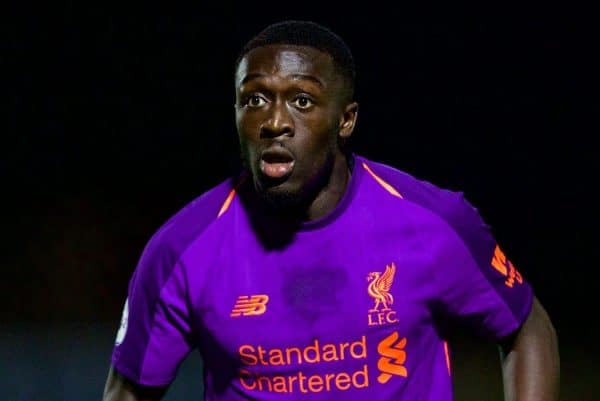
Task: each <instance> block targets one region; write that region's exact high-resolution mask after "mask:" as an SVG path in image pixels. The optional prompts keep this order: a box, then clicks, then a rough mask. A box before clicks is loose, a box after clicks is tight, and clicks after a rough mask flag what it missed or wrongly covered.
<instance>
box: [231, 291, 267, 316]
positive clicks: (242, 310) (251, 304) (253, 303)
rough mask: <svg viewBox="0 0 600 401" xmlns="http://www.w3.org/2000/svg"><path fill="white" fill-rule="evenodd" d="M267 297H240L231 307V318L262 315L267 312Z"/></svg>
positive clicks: (262, 295)
mask: <svg viewBox="0 0 600 401" xmlns="http://www.w3.org/2000/svg"><path fill="white" fill-rule="evenodd" d="M267 302H269V296H268V295H264V294H261V295H252V296H248V295H240V296H239V297H238V299H237V301H236V302H235V305H233V309H232V310H231V315H230V316H231V317H239V316H253V315H262V314H263V313H265V311H266V310H267Z"/></svg>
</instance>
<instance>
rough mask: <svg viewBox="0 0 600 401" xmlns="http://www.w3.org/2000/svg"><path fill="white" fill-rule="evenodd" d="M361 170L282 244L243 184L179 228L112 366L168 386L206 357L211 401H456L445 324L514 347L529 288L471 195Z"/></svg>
mask: <svg viewBox="0 0 600 401" xmlns="http://www.w3.org/2000/svg"><path fill="white" fill-rule="evenodd" d="M353 160H354V167H353V171H352V178H351V180H350V183H349V185H348V188H347V190H346V193H345V195H344V196H343V198H342V199H341V201H340V202H339V203H338V205H337V206H336V208H335V209H334V210H333V211H332V212H331V213H329V214H328V215H327V216H325V217H324V218H322V219H319V220H317V221H311V222H306V223H303V224H302V225H301V226H300V227H297V229H295V230H294V232H293V233H292V234H291V235H289V237H288V238H287V239H286V241H285V244H284V245H282V246H266V245H265V242H264V241H263V240H262V237H261V235H259V234H257V230H256V225H255V224H254V223H253V218H252V215H253V214H251V213H248V210H249V209H248V206H247V205H246V204H245V203H244V202H243V200H242V199H241V198H242V196H241V192H240V191H241V188H242V187H243V186H244V185H245V184H244V182H242V183H241V184H240V183H239V182H237V181H236V180H228V181H226V182H224V183H222V184H221V185H219V186H217V187H215V188H213V189H212V190H210V191H208V192H207V193H205V194H204V195H202V196H201V197H199V198H198V199H196V200H195V201H193V202H192V203H191V204H189V205H188V206H187V207H185V208H184V209H183V210H181V211H180V212H179V213H177V214H176V215H175V216H174V217H173V218H171V219H170V220H169V221H168V222H167V223H166V224H165V225H164V226H163V227H162V228H161V229H160V230H159V231H158V232H157V233H156V234H155V235H154V236H153V238H152V239H151V241H150V242H149V244H148V245H147V247H146V249H145V250H144V252H143V255H142V257H141V259H140V262H139V264H138V266H137V268H136V270H135V273H134V274H133V276H132V278H131V281H130V284H129V292H128V298H127V302H126V309H125V311H124V319H123V322H122V325H121V329H120V330H119V333H118V335H117V342H116V345H115V348H114V352H113V357H112V363H113V366H114V368H115V369H116V370H117V371H119V372H120V373H121V374H123V375H124V376H126V377H128V378H130V379H131V380H133V381H134V382H137V383H139V384H144V385H155V386H156V385H166V384H168V383H170V382H171V381H172V380H173V379H174V377H175V374H176V371H177V368H178V366H179V364H180V363H181V362H182V360H183V359H184V358H185V357H186V355H187V354H188V353H189V352H190V351H191V350H193V349H199V350H200V352H201V354H202V357H203V360H204V366H205V371H204V386H205V399H206V400H210V401H217V400H227V401H233V400H250V399H252V400H307V399H310V400H339V399H343V400H366V399H368V400H372V401H378V400H382V401H392V400H393V401H401V400H411V401H414V400H430V401H447V400H452V381H451V373H450V371H451V369H450V357H449V351H448V345H447V343H446V342H445V340H444V338H443V337H442V334H440V333H441V330H440V327H439V323H438V322H439V321H440V319H441V320H444V321H461V322H465V323H466V324H468V325H469V327H473V328H475V329H476V330H478V332H479V333H480V334H481V335H484V336H486V337H488V338H490V339H494V340H498V339H501V338H503V337H505V336H507V335H509V334H511V333H512V332H514V331H515V330H516V329H517V328H518V327H519V326H520V325H521V324H522V323H523V321H524V320H525V319H526V317H527V315H528V314H529V311H530V308H531V303H532V298H533V297H532V291H531V288H530V287H529V285H528V284H527V283H526V282H525V281H524V280H523V278H522V277H521V275H520V274H519V273H518V271H517V270H516V269H515V267H514V266H513V265H512V263H510V261H509V260H508V259H507V258H506V256H505V255H504V254H503V253H502V251H501V250H500V248H499V247H498V245H497V244H496V242H495V240H494V238H493V237H492V235H491V233H490V229H489V227H488V226H487V225H486V224H485V223H484V222H483V221H482V219H481V218H480V216H479V214H478V212H477V210H476V209H474V208H473V207H472V206H471V205H470V204H469V203H468V202H467V201H466V200H465V199H464V197H463V196H462V194H460V193H457V192H451V191H447V190H443V189H439V188H437V187H435V186H433V185H431V184H429V183H426V182H423V181H419V180H417V179H415V178H414V177H412V176H410V175H408V174H406V173H403V172H400V171H398V170H395V169H393V168H390V167H387V166H385V165H382V164H378V163H374V162H371V161H368V160H366V159H364V158H362V157H359V156H354V159H353ZM249 181H251V180H249ZM263 228H264V229H266V231H268V230H269V227H266V228H265V227H263ZM196 398H197V399H201V398H202V395H201V394H198V395H197V397H196Z"/></svg>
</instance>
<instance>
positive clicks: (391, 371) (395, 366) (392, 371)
mask: <svg viewBox="0 0 600 401" xmlns="http://www.w3.org/2000/svg"><path fill="white" fill-rule="evenodd" d="M399 338H400V335H399V334H398V332H397V331H395V332H393V333H392V334H390V335H389V336H387V337H386V338H384V339H383V340H381V342H380V343H379V344H378V345H377V352H379V355H381V358H379V360H378V361H377V369H379V370H380V371H381V373H380V374H379V376H377V381H378V382H379V383H381V384H385V383H387V382H388V380H390V379H391V378H392V375H394V376H402V377H406V376H408V371H407V370H406V367H405V366H404V362H406V351H405V350H404V347H406V337H403V338H402V339H401V340H400V341H398V339H399Z"/></svg>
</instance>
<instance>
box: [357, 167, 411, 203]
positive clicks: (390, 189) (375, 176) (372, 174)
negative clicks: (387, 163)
mask: <svg viewBox="0 0 600 401" xmlns="http://www.w3.org/2000/svg"><path fill="white" fill-rule="evenodd" d="M362 166H363V167H364V168H365V170H367V171H368V172H369V174H371V176H372V177H373V178H374V179H375V181H377V182H378V183H379V185H381V186H382V187H384V188H385V189H386V190H387V191H388V192H389V193H391V194H392V195H394V196H396V197H398V198H400V199H404V197H403V196H402V195H400V193H399V192H398V191H396V189H395V188H394V187H392V186H391V185H390V184H388V183H387V182H385V181H384V180H383V179H382V178H381V177H379V176H378V175H377V174H375V173H374V172H373V171H372V170H371V169H370V168H369V166H367V164H366V163H364V162H363V164H362Z"/></svg>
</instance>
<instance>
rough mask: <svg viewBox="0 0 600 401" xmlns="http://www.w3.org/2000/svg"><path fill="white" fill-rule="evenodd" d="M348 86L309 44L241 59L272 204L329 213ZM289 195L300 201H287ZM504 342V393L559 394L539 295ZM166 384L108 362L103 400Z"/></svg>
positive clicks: (246, 104) (346, 120) (541, 397)
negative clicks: (140, 379)
mask: <svg viewBox="0 0 600 401" xmlns="http://www.w3.org/2000/svg"><path fill="white" fill-rule="evenodd" d="M346 85H347V83H346V81H345V80H344V79H343V77H342V76H341V74H339V72H338V71H337V70H336V69H335V66H334V64H333V60H332V59H331V57H330V56H329V55H328V54H326V53H323V52H320V51H318V50H316V49H313V48H310V47H302V46H290V45H276V46H265V47H260V48H257V49H254V50H252V51H250V52H249V53H248V54H247V55H246V56H245V57H244V58H243V59H242V60H241V62H240V64H239V66H238V69H237V72H236V76H235V86H236V123H237V129H238V134H239V138H240V144H241V149H242V154H243V157H244V160H245V164H246V167H247V168H248V170H249V171H250V173H251V174H250V176H251V177H252V183H253V186H254V188H255V189H256V192H257V193H262V194H263V195H265V198H264V199H266V200H267V203H268V202H272V203H273V204H274V205H275V204H277V205H279V206H281V205H283V206H284V207H288V209H289V211H290V214H292V215H293V216H295V217H297V218H298V219H302V220H314V219H318V218H320V217H323V216H325V215H326V214H328V213H329V212H331V211H332V210H333V208H335V206H336V205H337V203H338V202H339V200H340V198H341V197H342V195H343V194H344V191H345V189H346V186H347V183H348V180H349V178H350V170H349V168H348V160H347V158H346V156H345V154H344V152H343V151H342V149H341V147H340V143H341V142H343V141H344V140H345V139H347V138H348V137H349V136H350V135H351V134H352V131H353V130H354V126H355V124H356V117H357V110H358V105H357V103H355V102H352V101H350V96H349V91H348V90H347V86H346ZM270 150H273V152H274V153H272V154H271V157H270V158H269V157H266V156H265V152H267V153H266V154H267V156H268V155H269V153H268V152H269V151H270ZM273 155H275V156H273ZM282 155H283V156H282ZM282 157H283V159H282V160H280V158H282ZM265 158H266V159H267V161H269V162H271V163H272V166H275V167H273V169H274V170H278V168H279V165H278V163H279V162H281V161H284V162H285V163H286V166H287V167H286V174H285V175H284V176H282V177H275V178H273V177H269V176H268V174H265V171H267V172H268V171H269V170H268V169H267V170H265V167H264V165H265V164H264V161H265V160H264V159H265ZM288 163H291V164H288ZM290 165H292V168H291V170H290V169H289V166H290ZM282 168H283V167H282ZM288 170H289V171H288ZM290 198H295V199H300V200H301V201H300V202H293V203H289V202H288V200H289V199H290ZM499 345H500V347H501V349H502V371H503V379H504V389H505V399H506V400H510V401H556V400H557V399H558V380H559V360H558V345H557V337H556V333H555V331H554V328H553V326H552V323H551V322H550V319H549V318H548V315H547V314H546V312H545V311H544V309H543V307H542V306H541V304H540V303H539V301H538V300H537V299H534V304H533V307H532V310H531V312H530V314H529V317H528V318H527V320H526V321H525V323H524V324H523V325H522V326H521V327H520V328H519V329H518V330H517V332H516V333H514V334H513V335H512V336H510V337H508V338H506V339H504V340H503V341H501V342H500V344H499ZM166 390H167V388H166V387H160V388H150V387H144V386H139V385H137V384H135V383H133V382H131V381H130V380H128V379H126V378H125V377H124V376H122V375H120V374H119V373H118V372H116V371H115V370H114V369H113V368H111V369H110V371H109V375H108V379H107V382H106V386H105V389H104V398H103V399H104V401H141V400H144V401H154V400H160V399H162V397H163V396H164V394H165V392H166Z"/></svg>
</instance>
